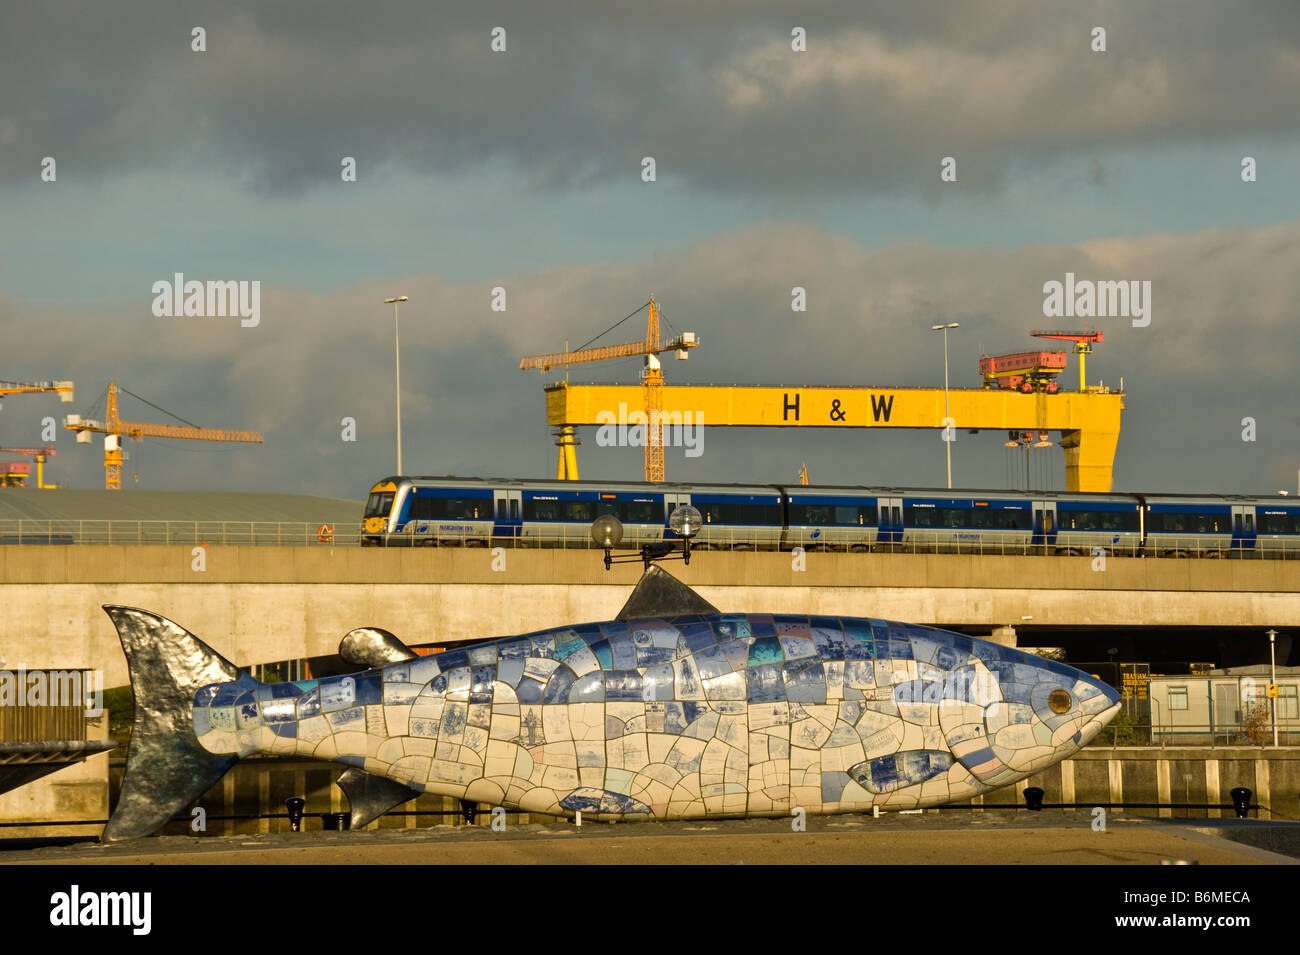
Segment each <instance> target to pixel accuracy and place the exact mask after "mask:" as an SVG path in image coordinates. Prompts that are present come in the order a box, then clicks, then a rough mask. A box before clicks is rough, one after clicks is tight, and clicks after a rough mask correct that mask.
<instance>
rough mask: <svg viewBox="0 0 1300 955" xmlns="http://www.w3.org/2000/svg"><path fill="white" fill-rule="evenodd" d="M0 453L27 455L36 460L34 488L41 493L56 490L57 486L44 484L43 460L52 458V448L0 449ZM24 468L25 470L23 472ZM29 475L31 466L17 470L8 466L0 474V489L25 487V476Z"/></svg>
mask: <svg viewBox="0 0 1300 955" xmlns="http://www.w3.org/2000/svg"><path fill="white" fill-rule="evenodd" d="M0 452H3V453H5V454H27V455H30V456H31V457H33V458H35V459H36V486H37V487H38V488H40V489H41V490H42V491H54V490H57V489H58V487H59V486H58V485H57V484H46V483H45V459H46V458H47V457H50V458H52V457H54V448H0ZM24 468H25V469H26V470H24ZM30 473H31V465H30V464H27V465H23V468H18V467H14V466H12V465H10V466H9V467H8V468H7V469H6V470H5V471H4V472H2V473H0V487H25V486H26V482H27V476H28V474H30Z"/></svg>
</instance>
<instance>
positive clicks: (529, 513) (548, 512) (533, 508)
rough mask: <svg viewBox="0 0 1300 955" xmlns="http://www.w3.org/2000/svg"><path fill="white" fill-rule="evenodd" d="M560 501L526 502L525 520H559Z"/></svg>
mask: <svg viewBox="0 0 1300 955" xmlns="http://www.w3.org/2000/svg"><path fill="white" fill-rule="evenodd" d="M559 504H560V502H559V501H524V520H526V521H555V520H559V517H560V513H559Z"/></svg>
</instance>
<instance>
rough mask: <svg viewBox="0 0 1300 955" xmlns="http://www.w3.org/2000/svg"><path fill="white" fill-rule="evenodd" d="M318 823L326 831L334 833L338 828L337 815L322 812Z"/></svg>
mask: <svg viewBox="0 0 1300 955" xmlns="http://www.w3.org/2000/svg"><path fill="white" fill-rule="evenodd" d="M320 821H321V823H322V828H324V829H325V830H327V831H331V832H335V831H337V830H338V828H339V817H338V813H333V812H323V813H321V814H320Z"/></svg>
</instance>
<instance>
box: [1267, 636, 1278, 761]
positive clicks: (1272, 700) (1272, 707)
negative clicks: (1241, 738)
mask: <svg viewBox="0 0 1300 955" xmlns="http://www.w3.org/2000/svg"><path fill="white" fill-rule="evenodd" d="M1276 643H1277V631H1276V630H1269V631H1268V669H1269V678H1268V688H1269V690H1270V691H1271V692H1270V693H1269V694H1268V712H1269V715H1270V716H1271V717H1272V720H1273V746H1274V747H1276V746H1277V697H1275V696H1274V695H1273V694H1274V693H1276V692H1277V690H1276V687H1277V655H1276V652H1275V650H1274V648H1275V646H1276Z"/></svg>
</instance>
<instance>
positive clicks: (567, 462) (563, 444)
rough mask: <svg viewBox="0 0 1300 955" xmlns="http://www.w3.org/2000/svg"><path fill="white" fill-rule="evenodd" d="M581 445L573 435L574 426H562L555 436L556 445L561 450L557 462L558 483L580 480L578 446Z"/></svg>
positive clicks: (556, 477)
mask: <svg viewBox="0 0 1300 955" xmlns="http://www.w3.org/2000/svg"><path fill="white" fill-rule="evenodd" d="M581 443H582V442H581V441H579V440H578V439H577V438H576V437H575V436H574V434H573V425H568V424H566V425H561V426H560V429H559V431H557V432H556V436H555V445H556V447H558V448H559V449H560V453H559V454H558V455H557V456H556V460H555V479H556V480H557V481H576V480H578V445H580V444H581Z"/></svg>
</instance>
